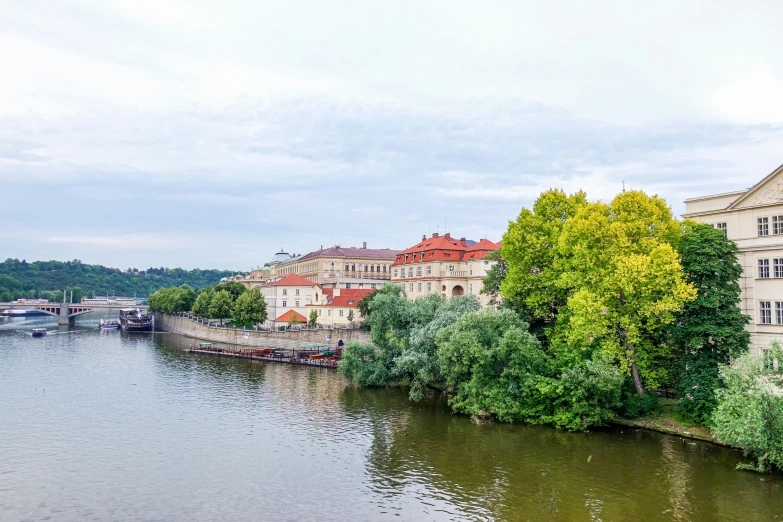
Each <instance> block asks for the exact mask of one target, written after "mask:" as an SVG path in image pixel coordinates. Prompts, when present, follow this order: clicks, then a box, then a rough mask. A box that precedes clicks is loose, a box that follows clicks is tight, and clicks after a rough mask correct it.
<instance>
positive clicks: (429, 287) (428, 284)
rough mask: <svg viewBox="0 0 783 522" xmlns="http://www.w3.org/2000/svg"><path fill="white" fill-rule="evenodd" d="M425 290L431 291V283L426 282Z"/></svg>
mask: <svg viewBox="0 0 783 522" xmlns="http://www.w3.org/2000/svg"><path fill="white" fill-rule="evenodd" d="M427 291H428V292H432V283H427Z"/></svg>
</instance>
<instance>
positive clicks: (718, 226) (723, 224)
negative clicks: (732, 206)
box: [715, 216, 783, 237]
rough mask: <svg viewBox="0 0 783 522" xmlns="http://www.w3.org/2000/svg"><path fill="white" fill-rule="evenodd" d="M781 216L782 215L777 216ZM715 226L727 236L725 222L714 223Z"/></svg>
mask: <svg viewBox="0 0 783 522" xmlns="http://www.w3.org/2000/svg"><path fill="white" fill-rule="evenodd" d="M778 217H783V216H778ZM715 228H717V229H718V230H720V231H721V232H723V237H728V232H727V230H726V223H715Z"/></svg>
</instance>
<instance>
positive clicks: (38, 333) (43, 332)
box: [33, 328, 46, 337]
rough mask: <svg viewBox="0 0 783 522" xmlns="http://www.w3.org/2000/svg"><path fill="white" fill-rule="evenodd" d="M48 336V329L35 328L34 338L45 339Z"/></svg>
mask: <svg viewBox="0 0 783 522" xmlns="http://www.w3.org/2000/svg"><path fill="white" fill-rule="evenodd" d="M44 335H46V328H33V337H43V336H44Z"/></svg>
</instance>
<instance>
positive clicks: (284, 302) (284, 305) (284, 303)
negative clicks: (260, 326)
mask: <svg viewBox="0 0 783 522" xmlns="http://www.w3.org/2000/svg"><path fill="white" fill-rule="evenodd" d="M286 306H287V305H286V301H285V300H283V307H284V308H285V307H286Z"/></svg>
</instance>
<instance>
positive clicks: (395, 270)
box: [394, 268, 397, 277]
mask: <svg viewBox="0 0 783 522" xmlns="http://www.w3.org/2000/svg"><path fill="white" fill-rule="evenodd" d="M394 277H397V269H396V268H395V269H394Z"/></svg>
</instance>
